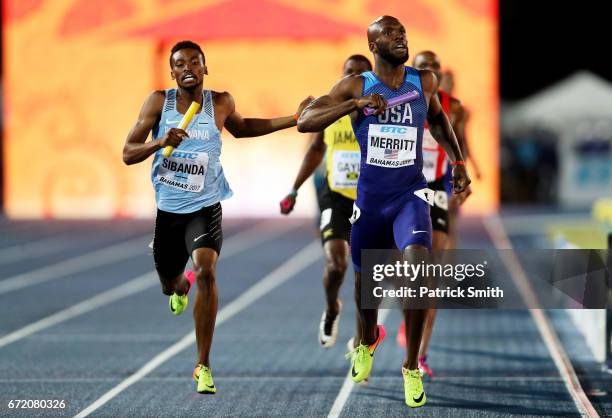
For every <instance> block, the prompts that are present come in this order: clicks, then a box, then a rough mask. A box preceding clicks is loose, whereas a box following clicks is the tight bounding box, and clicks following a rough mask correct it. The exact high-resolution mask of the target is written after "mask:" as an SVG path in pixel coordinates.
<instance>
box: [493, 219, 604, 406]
mask: <svg viewBox="0 0 612 418" xmlns="http://www.w3.org/2000/svg"><path fill="white" fill-rule="evenodd" d="M483 224H484V226H485V229H486V230H487V232H488V233H489V235H490V236H491V239H492V240H493V242H494V243H495V247H496V248H498V249H510V250H511V251H510V256H509V257H502V261H503V262H504V265H505V267H506V269H508V271H509V272H510V276H511V277H512V280H513V281H514V283H515V285H516V286H517V288H518V289H519V291H520V292H521V296H522V297H523V299H524V300H525V301H526V302H527V306H530V307H532V309H529V313H530V314H531V317H532V318H533V320H534V322H535V324H536V326H537V328H538V331H539V332H540V335H541V336H542V339H543V340H544V344H545V345H546V348H547V349H548V351H549V352H550V355H551V357H552V359H553V361H554V363H555V366H557V369H558V370H559V373H560V374H561V377H562V378H563V382H564V383H565V387H566V388H567V390H568V392H569V393H570V395H571V397H572V400H573V401H574V404H575V405H576V408H577V409H578V412H579V413H580V414H581V415H583V416H588V417H599V413H598V412H597V410H596V409H595V408H594V407H593V404H591V401H590V400H589V398H588V396H587V395H586V393H584V390H583V389H582V386H581V385H580V380H579V379H578V376H577V375H576V370H574V366H572V362H571V361H570V360H569V357H568V356H567V353H566V352H565V349H564V348H563V345H562V344H561V342H560V341H559V338H558V337H557V333H556V332H555V330H554V328H553V327H552V326H551V324H550V321H549V320H548V318H547V317H546V315H545V314H544V313H543V311H542V308H541V306H540V304H539V302H538V300H537V297H536V295H535V293H534V292H533V289H532V288H531V285H530V283H529V279H528V278H527V273H525V270H523V267H522V265H521V263H520V262H519V260H518V258H517V256H516V253H515V252H514V250H513V248H512V243H511V242H510V240H509V239H508V235H507V234H506V230H505V229H504V225H503V224H502V222H501V219H500V218H499V216H498V215H497V214H495V215H493V216H491V217H489V218H485V219H484V220H483Z"/></svg>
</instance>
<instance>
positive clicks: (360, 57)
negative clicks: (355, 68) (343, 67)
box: [344, 54, 372, 71]
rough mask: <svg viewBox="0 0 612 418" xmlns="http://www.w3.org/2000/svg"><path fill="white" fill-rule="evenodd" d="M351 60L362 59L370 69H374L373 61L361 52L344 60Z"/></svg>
mask: <svg viewBox="0 0 612 418" xmlns="http://www.w3.org/2000/svg"><path fill="white" fill-rule="evenodd" d="M349 61H361V62H363V63H365V64H366V65H367V66H368V69H369V70H370V71H372V63H371V62H370V60H369V59H368V58H367V57H365V56H364V55H361V54H355V55H351V56H350V57H348V58H347V59H346V61H344V63H345V64H346V63H347V62H349Z"/></svg>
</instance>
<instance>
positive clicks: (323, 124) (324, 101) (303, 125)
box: [298, 75, 387, 132]
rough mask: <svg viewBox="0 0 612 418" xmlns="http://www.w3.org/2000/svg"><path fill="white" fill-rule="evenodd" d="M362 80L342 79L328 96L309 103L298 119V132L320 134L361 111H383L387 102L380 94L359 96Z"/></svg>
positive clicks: (357, 77)
mask: <svg viewBox="0 0 612 418" xmlns="http://www.w3.org/2000/svg"><path fill="white" fill-rule="evenodd" d="M362 89H363V79H362V78H361V77H360V76H358V75H354V76H348V77H344V78H343V79H342V80H340V81H338V82H337V83H336V85H335V86H334V87H332V89H331V91H330V92H329V94H326V95H325V96H321V97H319V98H318V99H315V100H313V101H312V103H310V104H309V105H308V106H307V107H306V109H304V111H303V112H302V113H301V115H300V118H299V119H298V131H300V132H320V131H322V130H324V129H325V128H327V127H328V126H329V125H331V124H332V123H334V122H335V121H337V120H338V119H340V118H341V117H343V116H345V115H348V114H349V113H353V112H355V111H357V110H360V109H363V108H364V107H366V106H370V107H374V108H376V112H375V114H380V113H382V112H384V111H385V107H386V105H387V102H386V101H385V99H384V97H382V96H381V95H380V94H373V95H370V96H363V97H362V96H361V91H362Z"/></svg>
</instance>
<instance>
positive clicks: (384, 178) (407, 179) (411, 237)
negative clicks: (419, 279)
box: [298, 16, 470, 407]
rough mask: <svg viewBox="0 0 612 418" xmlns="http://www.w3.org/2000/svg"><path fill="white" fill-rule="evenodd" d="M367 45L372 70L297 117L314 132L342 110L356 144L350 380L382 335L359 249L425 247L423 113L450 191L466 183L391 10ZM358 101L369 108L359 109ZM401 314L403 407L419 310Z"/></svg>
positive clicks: (423, 74) (364, 367)
mask: <svg viewBox="0 0 612 418" xmlns="http://www.w3.org/2000/svg"><path fill="white" fill-rule="evenodd" d="M368 45H369V49H370V51H371V52H372V54H373V55H374V61H375V67H374V68H375V69H374V71H373V72H365V73H363V74H361V75H356V76H350V77H345V78H343V79H342V80H340V81H339V82H337V83H336V85H335V86H334V87H333V88H332V89H331V91H330V92H329V94H327V95H325V96H322V97H320V98H318V99H316V100H315V101H313V102H312V103H311V104H310V105H309V106H307V107H306V109H304V111H303V112H302V114H301V116H300V118H299V120H298V130H299V131H300V132H318V131H322V130H323V129H325V128H326V127H327V126H329V125H330V124H331V123H333V122H334V121H336V120H338V119H339V118H341V117H343V116H344V115H348V114H350V115H351V117H352V120H353V130H354V132H355V136H356V137H357V140H358V142H359V146H360V148H361V163H360V164H361V169H360V175H359V181H358V184H357V200H356V202H355V207H354V211H353V217H352V223H353V228H352V233H351V254H352V259H353V265H354V267H355V272H356V273H355V299H356V303H357V308H358V309H359V313H360V321H361V331H362V333H361V335H359V336H357V338H356V339H355V341H356V343H359V345H358V346H357V347H355V349H354V350H353V351H352V352H351V353H350V357H351V363H352V369H351V372H352V378H353V381H355V382H361V381H363V380H364V379H366V378H367V377H368V376H369V374H370V371H371V369H372V358H373V356H374V351H375V349H376V347H377V346H378V345H379V344H380V342H381V341H382V340H383V338H384V328H383V327H382V326H377V310H376V309H363V308H362V304H361V273H360V271H361V250H362V249H384V248H394V247H397V248H399V249H400V250H401V251H402V252H403V255H404V259H405V260H406V261H407V262H409V263H418V262H420V260H422V259H423V258H425V257H426V256H427V253H428V251H429V250H430V249H431V220H430V217H429V206H428V202H427V201H426V196H425V195H423V192H422V191H423V190H424V189H426V187H427V184H426V182H425V178H424V177H423V173H422V164H423V158H422V139H423V130H424V124H425V119H427V122H428V125H429V129H430V131H431V133H432V135H433V137H434V138H435V139H436V140H437V141H438V142H439V143H440V144H441V145H442V146H443V147H444V149H445V151H446V152H447V154H448V156H449V158H450V159H451V161H452V162H453V164H454V168H453V186H454V192H455V193H458V192H462V191H463V190H465V188H466V187H467V185H468V184H469V183H470V179H469V177H468V175H467V171H466V169H465V165H464V164H463V160H462V155H461V150H460V149H459V145H458V144H457V138H456V137H455V134H454V133H453V130H452V127H451V125H450V122H449V120H448V118H447V117H446V115H445V114H444V112H443V111H442V107H441V105H440V101H439V100H438V96H437V94H436V92H437V87H438V81H437V79H436V76H435V75H434V74H433V73H432V72H431V71H418V70H416V69H414V68H411V67H406V66H404V63H405V62H406V61H407V60H408V43H407V40H406V31H405V29H404V26H403V25H402V24H401V23H400V22H399V20H397V19H396V18H394V17H391V16H382V17H380V18H378V19H376V20H375V21H374V22H373V23H372V24H371V25H370V26H369V27H368ZM414 90H417V91H418V92H419V93H420V96H419V97H418V98H417V99H416V100H414V101H412V102H409V103H405V104H403V105H398V106H395V107H393V108H392V109H386V104H387V100H388V99H391V98H394V97H397V96H399V95H402V94H404V93H407V92H409V91H414ZM366 106H369V107H373V108H374V109H376V112H375V113H374V114H373V115H370V116H365V115H364V114H363V112H362V109H363V108H365V107H366ZM385 109H386V110H385ZM418 195H420V196H422V197H423V198H421V197H419V196H418ZM404 318H405V321H406V324H407V326H408V332H409V338H408V341H409V344H408V353H407V359H406V361H405V362H404V367H403V369H402V374H403V377H404V393H405V396H406V403H407V404H408V405H409V406H411V407H419V406H422V405H424V404H425V402H426V397H425V392H424V391H423V384H422V382H421V374H420V372H419V370H418V363H417V356H418V351H419V345H420V341H421V335H422V332H423V321H424V319H425V310H408V309H405V310H404Z"/></svg>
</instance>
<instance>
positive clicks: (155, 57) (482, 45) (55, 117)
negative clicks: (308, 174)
mask: <svg viewBox="0 0 612 418" xmlns="http://www.w3.org/2000/svg"><path fill="white" fill-rule="evenodd" d="M496 3H497V2H496V1H495V0H445V1H439V0H385V1H380V0H313V1H310V0H309V1H308V2H300V3H297V2H295V1H292V0H259V1H258V0H225V1H218V0H217V1H215V0H7V1H5V2H4V7H5V13H4V16H5V22H4V23H5V24H4V31H5V32H4V36H5V45H4V47H5V48H4V63H5V68H4V84H3V89H4V95H5V110H4V112H5V114H4V121H5V137H4V152H5V158H6V164H5V166H6V172H5V186H6V187H5V193H6V195H5V202H6V210H7V213H8V215H9V216H11V217H42V216H46V217H111V216H151V215H152V214H153V213H154V212H153V211H154V206H155V205H154V199H153V192H152V187H151V185H150V180H149V174H150V161H147V162H145V163H141V164H139V165H135V166H130V167H126V166H124V165H123V163H122V161H121V150H122V147H123V142H124V140H125V136H126V134H127V132H128V130H129V129H130V127H131V125H132V124H133V122H134V121H135V118H136V116H137V114H138V111H139V109H140V106H141V105H142V102H143V100H144V98H145V96H146V95H147V94H148V93H149V92H150V91H151V90H152V89H155V88H165V87H172V80H171V79H170V77H169V69H168V63H167V59H168V50H169V47H170V46H171V45H172V43H173V42H174V41H176V40H180V39H183V38H191V39H193V40H195V41H198V42H199V43H200V44H201V45H202V47H203V49H204V52H205V53H206V61H207V65H208V69H209V73H210V75H209V77H208V78H207V79H206V80H205V86H206V87H207V88H211V89H214V90H221V91H222V90H227V91H229V92H231V93H232V95H233V96H234V98H235V99H236V104H237V108H238V110H239V111H240V112H241V113H242V114H243V115H245V116H258V117H272V116H281V115H290V114H292V113H294V112H295V109H296V107H297V104H298V103H299V101H300V100H301V99H302V98H304V97H305V96H307V95H309V94H312V95H315V96H317V95H320V94H323V93H325V92H327V91H328V90H329V88H330V87H331V85H332V84H333V83H334V82H335V81H336V80H337V79H338V78H339V75H340V71H341V67H342V63H343V61H344V59H345V58H346V57H348V56H349V55H351V54H354V53H361V54H364V55H366V56H369V52H368V49H367V41H366V36H365V31H366V27H367V25H368V24H369V23H370V22H371V21H372V20H373V19H374V18H375V17H377V16H379V15H381V14H391V15H394V16H396V17H398V18H399V19H400V20H401V21H402V22H403V23H404V25H405V26H406V29H407V32H408V41H409V47H410V51H411V54H412V55H414V54H416V53H417V52H418V51H420V50H423V49H431V50H434V51H436V52H437V53H438V54H439V55H440V57H441V59H442V65H443V67H445V68H450V69H452V70H453V72H454V74H455V85H456V87H455V92H454V94H455V95H456V96H457V97H458V98H460V99H461V100H462V101H463V102H464V103H465V105H466V106H467V107H468V108H469V109H470V111H471V120H470V124H469V126H468V136H469V140H470V143H471V147H472V150H473V153H474V157H475V158H476V160H477V161H478V162H479V163H480V166H481V170H482V172H483V179H482V180H481V181H475V185H474V194H473V196H472V197H471V198H470V200H469V201H468V203H467V210H468V211H472V212H474V211H479V212H487V211H491V210H494V209H495V208H496V207H497V204H498V186H497V185H498V94H497V92H498V88H497V78H498V77H497V73H498V69H497V9H496V7H497V6H496ZM223 137H224V145H223V154H222V162H223V165H224V168H225V171H226V175H227V177H228V179H229V182H230V184H231V186H232V188H233V189H234V191H235V196H234V197H233V198H232V199H230V200H229V201H227V202H226V204H225V205H224V211H225V213H226V214H227V215H236V216H268V215H272V214H276V213H277V211H278V201H279V200H280V199H281V198H282V197H283V196H284V195H285V193H286V191H287V190H288V189H289V188H290V186H291V184H292V182H293V178H294V176H295V173H296V171H297V168H298V167H299V164H300V161H301V158H302V156H303V152H304V150H305V148H306V146H307V142H308V136H307V135H302V134H299V133H298V132H297V131H296V130H295V128H294V129H289V130H286V131H283V132H278V133H275V134H272V135H269V136H268V137H265V138H258V139H242V140H236V139H234V138H232V137H231V135H229V134H227V133H225V132H224V134H223ZM315 207H316V206H315V203H314V193H313V192H312V187H304V191H303V192H301V193H300V200H299V203H298V207H297V212H298V214H302V215H307V214H308V215H311V214H314V212H315Z"/></svg>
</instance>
